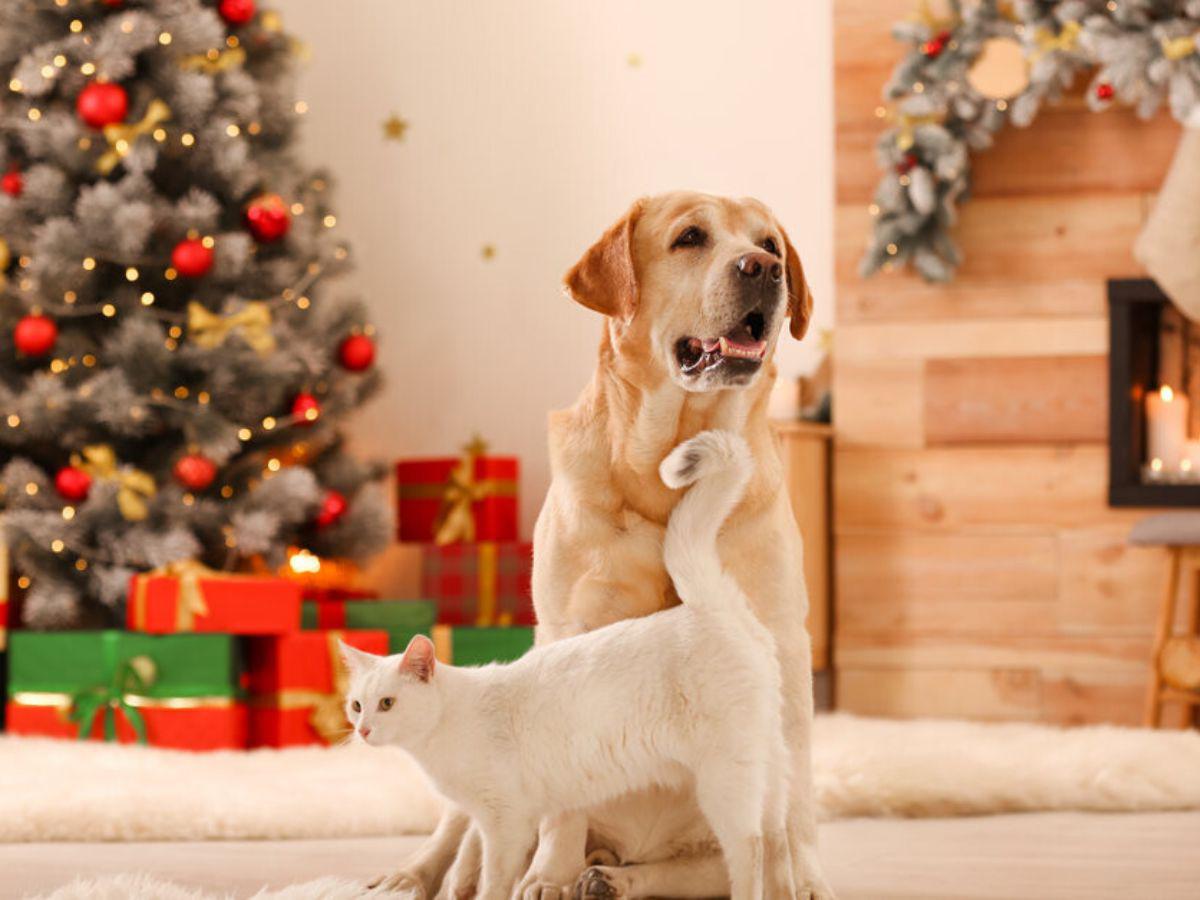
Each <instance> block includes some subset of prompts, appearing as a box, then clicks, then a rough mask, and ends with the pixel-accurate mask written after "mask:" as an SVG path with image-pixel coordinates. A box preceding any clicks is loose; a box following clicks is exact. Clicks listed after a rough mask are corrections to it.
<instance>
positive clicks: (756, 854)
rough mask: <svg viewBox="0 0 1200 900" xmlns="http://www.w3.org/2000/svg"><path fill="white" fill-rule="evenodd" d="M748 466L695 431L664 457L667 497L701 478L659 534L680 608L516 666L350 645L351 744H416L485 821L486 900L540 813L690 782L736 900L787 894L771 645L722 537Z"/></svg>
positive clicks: (740, 452)
mask: <svg viewBox="0 0 1200 900" xmlns="http://www.w3.org/2000/svg"><path fill="white" fill-rule="evenodd" d="M751 469H752V461H751V458H750V450H749V448H748V446H747V445H746V442H745V441H744V440H743V439H742V438H741V437H740V436H738V435H736V434H734V433H732V432H725V431H706V432H703V433H701V434H699V435H697V436H696V437H694V438H692V439H691V440H689V441H686V442H685V443H683V444H681V445H679V446H678V447H676V448H675V449H674V450H673V451H672V452H671V454H670V455H669V456H668V457H667V458H666V459H665V460H664V461H663V464H662V466H661V467H660V470H659V471H660V475H661V476H662V479H663V481H664V482H665V483H666V484H667V485H668V486H669V487H673V488H681V487H684V486H686V485H688V484H692V487H691V488H690V490H689V491H688V493H687V495H686V496H685V497H684V498H683V499H682V500H681V501H680V502H679V504H678V505H677V506H676V507H675V511H674V512H673V514H672V515H671V519H670V522H669V524H668V527H667V532H666V537H665V540H664V561H665V563H666V567H667V571H668V572H669V573H670V575H671V578H672V580H673V581H674V583H675V589H676V592H677V593H678V594H679V596H680V598H681V599H682V600H683V605H682V606H678V607H674V608H672V609H668V610H665V611H663V612H658V613H655V614H653V615H650V616H646V617H644V618H639V619H630V620H626V621H622V622H617V623H615V624H613V625H608V626H606V627H604V628H600V629H597V630H596V631H592V632H589V633H587V634H582V635H579V636H577V637H572V638H567V639H565V640H561V641H557V642H554V643H551V644H548V645H545V646H541V647H536V648H534V649H533V650H531V651H529V652H528V653H527V654H526V655H525V656H524V657H522V658H521V659H519V660H517V661H516V662H513V663H510V664H508V665H489V666H483V667H481V668H456V667H454V666H448V665H444V664H442V663H437V662H435V659H434V648H433V644H432V642H431V641H429V639H428V638H426V637H424V636H418V637H415V638H413V640H412V642H411V643H410V644H409V646H408V649H407V650H406V651H405V652H404V653H403V654H402V655H397V656H375V655H373V654H369V653H363V652H362V651H360V650H356V649H354V648H352V647H349V646H346V645H344V644H343V645H342V652H343V655H344V658H345V660H346V664H347V666H348V668H349V670H350V675H351V678H350V687H349V691H348V693H347V705H346V710H347V716H348V717H349V719H350V721H351V722H352V723H353V725H354V726H355V729H356V733H357V735H358V737H359V739H361V740H365V741H366V742H367V743H369V744H376V745H383V744H395V745H399V746H401V747H403V748H404V749H406V750H407V751H409V753H411V754H412V756H413V757H415V758H416V760H417V761H418V762H419V763H420V764H421V766H422V767H423V768H424V769H425V770H426V772H427V773H428V775H429V776H430V778H431V779H432V781H433V782H434V784H435V785H436V786H437V787H438V789H439V790H440V791H441V792H442V793H443V794H444V795H445V796H446V797H447V798H449V799H450V800H451V801H452V802H454V803H456V804H457V805H459V806H460V807H461V808H462V809H463V810H464V811H465V812H466V813H468V814H469V815H470V816H471V817H472V818H473V820H474V822H475V824H476V826H477V827H478V828H479V830H480V832H481V834H482V837H483V870H482V875H481V880H480V885H479V897H480V898H482V900H508V898H509V897H510V896H511V895H512V892H513V887H514V884H515V883H516V881H517V879H518V878H519V877H520V876H521V874H522V873H523V871H524V868H525V866H526V865H527V863H528V860H529V854H530V852H531V851H532V849H533V846H534V843H535V840H536V837H537V828H538V822H539V820H540V819H541V818H542V817H544V816H548V815H556V814H561V813H563V812H567V811H569V810H578V809H585V808H588V807H592V806H595V805H598V804H600V803H602V802H604V801H606V800H610V799H612V798H614V797H616V796H618V795H620V794H624V793H626V792H628V791H633V790H642V789H645V788H647V787H650V786H653V785H663V786H669V787H680V786H683V785H685V784H687V783H689V781H694V784H695V790H696V796H697V799H698V801H699V804H700V808H701V809H702V811H703V812H704V815H705V817H706V818H707V819H708V822H709V825H710V826H711V828H712V830H713V833H714V834H715V835H716V837H717V839H718V841H719V842H720V844H721V848H722V850H723V851H724V854H725V859H726V861H727V863H728V865H729V870H730V883H731V887H732V896H733V898H734V900H760V898H762V897H763V896H764V890H765V891H766V892H767V893H766V896H769V897H788V896H792V895H793V894H794V890H793V889H792V885H791V865H790V861H789V859H788V855H787V854H788V849H787V840H786V835H785V823H784V818H785V809H784V802H785V798H786V796H787V788H786V784H785V781H784V780H785V778H786V777H787V776H786V766H785V760H786V758H787V757H786V754H785V750H784V741H783V729H782V721H781V706H780V704H781V700H780V675H779V668H778V664H777V662H776V658H775V647H774V643H773V641H772V639H771V636H770V633H769V632H768V631H767V630H766V629H765V628H764V627H763V626H762V625H761V624H760V623H759V621H758V620H757V619H756V618H755V617H754V615H753V613H751V612H750V609H749V607H748V605H747V602H746V598H745V596H744V595H743V594H742V592H741V590H740V589H739V588H738V586H737V584H736V582H734V580H733V579H732V577H731V576H729V575H728V574H727V573H726V572H725V571H724V570H723V568H722V566H721V563H720V560H719V558H718V556H717V546H716V537H717V532H718V530H719V529H720V527H721V525H722V524H723V522H724V521H725V519H726V517H727V516H728V514H729V513H730V511H731V510H732V509H733V508H734V506H736V505H737V503H738V501H739V500H740V499H741V496H742V494H743V491H744V489H745V485H746V482H747V480H748V478H749V476H750V472H751Z"/></svg>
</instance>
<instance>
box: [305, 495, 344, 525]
mask: <svg viewBox="0 0 1200 900" xmlns="http://www.w3.org/2000/svg"><path fill="white" fill-rule="evenodd" d="M349 508H350V503H349V502H348V501H347V500H346V497H345V495H344V494H342V492H341V491H335V490H333V489H332V488H331V489H330V490H328V491H326V492H325V496H324V497H323V498H321V508H320V509H318V510H317V517H316V518H315V519H313V522H315V523H316V526H317V527H318V528H328V527H329V526H330V525H332V524H333V523H334V522H336V521H337V520H338V519H340V518H341V517H342V516H344V515H345V514H346V510H348V509H349Z"/></svg>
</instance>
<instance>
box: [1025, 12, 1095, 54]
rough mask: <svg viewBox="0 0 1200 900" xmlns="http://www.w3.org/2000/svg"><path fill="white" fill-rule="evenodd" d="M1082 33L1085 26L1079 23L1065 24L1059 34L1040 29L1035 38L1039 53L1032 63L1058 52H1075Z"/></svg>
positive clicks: (1047, 29)
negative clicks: (1048, 54)
mask: <svg viewBox="0 0 1200 900" xmlns="http://www.w3.org/2000/svg"><path fill="white" fill-rule="evenodd" d="M1082 32H1083V26H1082V25H1080V24H1079V23H1078V22H1063V26H1062V28H1060V29H1059V30H1058V34H1055V33H1054V32H1053V31H1051V30H1050V29H1049V28H1039V29H1038V30H1037V31H1036V32H1035V33H1034V36H1033V40H1034V43H1035V44H1037V52H1036V53H1034V54H1033V56H1032V57H1031V60H1030V61H1031V62H1037V61H1038V60H1039V59H1041V58H1042V57H1043V56H1045V55H1046V54H1047V53H1053V52H1054V51H1056V50H1063V51H1067V52H1069V51H1071V50H1074V49H1075V45H1076V44H1078V43H1079V35H1080V34H1081V33H1082Z"/></svg>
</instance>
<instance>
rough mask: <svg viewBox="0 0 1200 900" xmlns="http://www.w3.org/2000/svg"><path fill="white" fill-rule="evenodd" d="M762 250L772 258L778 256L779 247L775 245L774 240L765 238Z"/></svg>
mask: <svg viewBox="0 0 1200 900" xmlns="http://www.w3.org/2000/svg"><path fill="white" fill-rule="evenodd" d="M762 248H763V249H764V250H766V251H767V252H768V253H770V254H771V255H772V256H778V255H779V245H778V244H777V243H775V238H767V239H766V240H765V241H763V242H762Z"/></svg>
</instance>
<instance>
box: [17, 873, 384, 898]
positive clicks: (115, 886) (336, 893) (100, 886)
mask: <svg viewBox="0 0 1200 900" xmlns="http://www.w3.org/2000/svg"><path fill="white" fill-rule="evenodd" d="M362 896H363V886H362V882H361V881H350V880H348V879H345V878H321V879H318V880H317V881H308V882H305V883H303V884H292V885H288V886H287V887H285V888H280V889H279V890H277V891H273V890H268V889H266V888H264V889H263V890H261V891H259V892H258V893H257V894H255V895H254V896H253V897H251V898H250V900H362ZM370 896H371V897H399V896H400V894H394V893H391V892H378V891H376V892H373V893H372V894H371V895H370ZM235 897H236V894H233V893H225V892H222V893H215V894H214V893H210V892H208V891H202V890H198V889H197V888H192V887H184V886H183V885H180V884H176V883H174V882H172V881H163V880H162V879H161V878H153V877H151V876H149V875H113V876H111V877H108V878H78V879H76V880H75V881H72V882H71V883H70V884H68V885H64V886H63V887H60V888H59V889H58V890H56V891H53V892H52V893H49V894H43V895H42V896H41V897H38V898H34V900H234V898H235Z"/></svg>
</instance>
